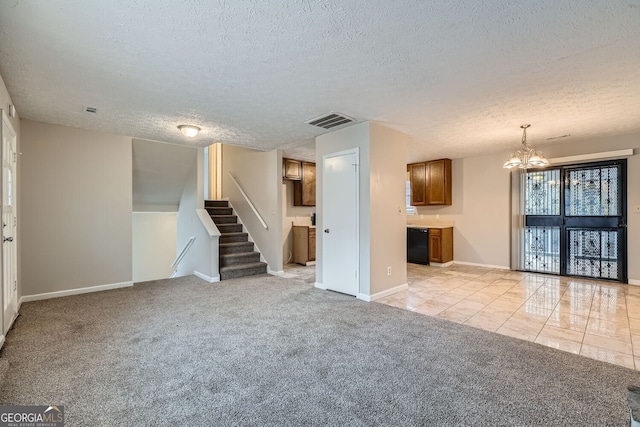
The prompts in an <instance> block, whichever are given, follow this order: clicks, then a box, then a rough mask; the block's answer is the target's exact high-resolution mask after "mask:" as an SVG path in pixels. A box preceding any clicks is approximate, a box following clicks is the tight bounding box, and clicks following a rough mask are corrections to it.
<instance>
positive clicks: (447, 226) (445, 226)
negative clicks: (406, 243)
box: [407, 224, 453, 229]
mask: <svg viewBox="0 0 640 427" xmlns="http://www.w3.org/2000/svg"><path fill="white" fill-rule="evenodd" d="M452 227H453V225H443V224H437V225H436V224H433V225H428V224H407V228H427V229H429V228H452Z"/></svg>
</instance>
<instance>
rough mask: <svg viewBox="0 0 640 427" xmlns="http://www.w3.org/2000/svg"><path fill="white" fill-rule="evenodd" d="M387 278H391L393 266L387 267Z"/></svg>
mask: <svg viewBox="0 0 640 427" xmlns="http://www.w3.org/2000/svg"><path fill="white" fill-rule="evenodd" d="M387 276H391V266H389V267H387Z"/></svg>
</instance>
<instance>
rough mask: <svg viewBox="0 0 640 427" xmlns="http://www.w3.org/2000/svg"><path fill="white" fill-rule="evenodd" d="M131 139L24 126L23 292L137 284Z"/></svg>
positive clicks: (35, 124) (24, 123)
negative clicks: (126, 283)
mask: <svg viewBox="0 0 640 427" xmlns="http://www.w3.org/2000/svg"><path fill="white" fill-rule="evenodd" d="M131 149H132V145H131V138H128V137H124V136H117V135H111V134H106V133H102V132H94V131H88V130H82V129H75V128H69V127H64V126H57V125H51V124H45V123H39V122H34V121H30V120H23V121H22V146H21V151H22V156H21V162H22V169H21V173H20V179H21V181H22V185H21V196H22V206H21V210H20V220H21V221H20V222H21V223H22V236H21V241H22V245H21V248H20V255H21V259H22V289H21V295H22V296H28V295H36V294H42V293H50V292H58V291H64V290H71V289H78V288H86V287H91V286H99V285H113V284H120V283H125V282H130V281H131V280H132V263H131V259H132V252H131V236H132V233H131V230H132V228H131V223H132V218H131V204H132V197H131V194H132V190H131V188H132V177H131V170H132V164H131Z"/></svg>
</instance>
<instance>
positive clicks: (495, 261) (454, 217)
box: [407, 154, 511, 268]
mask: <svg viewBox="0 0 640 427" xmlns="http://www.w3.org/2000/svg"><path fill="white" fill-rule="evenodd" d="M502 157H503V156H500V155H495V154H491V155H487V156H480V157H467V158H464V159H455V160H453V161H452V169H453V170H452V177H451V179H452V184H453V188H452V193H453V197H452V204H451V206H419V207H418V208H417V211H418V213H417V215H407V222H411V223H424V224H439V225H449V224H453V225H454V229H453V230H454V233H453V239H454V242H453V247H454V254H453V255H454V259H455V260H456V261H457V262H466V263H471V264H480V265H487V266H495V267H502V268H509V259H510V257H509V241H510V240H509V239H510V237H509V236H510V225H509V224H510V223H509V221H510V220H509V210H510V193H511V191H510V175H509V171H508V170H506V169H503V168H502V164H503V163H504V160H503V159H502ZM436 216H438V217H436Z"/></svg>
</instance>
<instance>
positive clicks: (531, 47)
mask: <svg viewBox="0 0 640 427" xmlns="http://www.w3.org/2000/svg"><path fill="white" fill-rule="evenodd" d="M0 75H2V77H3V78H4V80H5V83H6V85H7V88H8V90H9V93H10V94H11V96H12V99H13V101H14V103H15V104H16V107H17V109H18V113H19V114H20V116H21V117H23V118H29V119H33V120H38V121H43V122H48V123H56V124H63V125H67V126H74V127H82V128H88V129H96V130H103V131H108V132H112V133H118V134H124V135H130V136H133V137H136V138H144V139H152V140H159V141H165V142H172V143H184V144H190V145H199V146H204V145H208V144H210V143H212V142H224V143H231V144H236V145H241V146H247V147H253V148H258V149H272V148H275V147H279V148H294V147H297V146H305V147H308V145H309V142H311V141H313V138H315V137H316V136H317V135H319V134H321V133H324V132H326V131H324V130H322V129H317V128H314V127H312V126H310V125H308V124H305V123H304V121H305V120H307V119H310V118H313V117H316V116H319V115H321V114H324V113H328V112H329V111H332V110H334V111H339V112H341V113H345V114H348V115H350V116H352V117H355V118H357V119H359V120H374V121H378V122H381V123H382V124H385V125H387V126H389V127H392V128H394V129H398V130H400V131H403V132H405V133H407V134H409V135H410V136H411V137H412V141H413V142H412V143H411V146H410V156H409V159H408V160H425V159H430V158H437V157H444V156H446V157H452V158H456V157H464V156H468V155H473V154H479V153H483V152H489V151H492V152H499V151H504V152H505V156H506V154H507V153H508V151H511V150H512V149H513V148H515V147H516V146H517V144H518V142H519V140H520V136H521V131H520V128H519V126H520V125H521V124H523V123H531V124H532V127H531V129H530V132H529V140H530V142H532V143H534V144H540V145H542V148H544V144H545V143H562V142H563V141H569V140H572V141H575V140H576V139H581V138H587V137H594V136H607V135H615V134H623V133H631V132H637V131H640V0H626V1H611V0H591V1H588V2H586V1H584V0H562V1H558V0H548V1H544V0H543V1H532V2H524V1H521V0H516V1H505V0H478V1H462V0H443V1H425V0H400V1H388V0H368V1H366V2H365V1H359V0H344V1H337V0H334V1H332V0H321V1H314V0H300V1H290V2H287V1H266V0H246V1H234V0H217V1H214V0H208V1H205V0H200V1H198V0H190V1H181V2H177V1H169V0H162V1H159V0H135V1H134V0H110V1H98V0H93V1H88V0H67V1H51V0H41V1H38V0H29V1H25V0H22V1H21V0H2V1H0ZM85 106H91V107H96V108H97V109H98V113H97V114H96V115H90V114H88V113H85V112H84V111H83V107H85ZM184 123H192V124H196V125H198V126H200V127H202V129H203V131H202V133H201V134H200V135H199V136H198V137H197V138H195V139H187V138H185V137H183V136H182V135H181V134H180V133H179V132H178V130H177V128H176V126H177V125H179V124H184ZM564 134H570V135H571V137H569V138H565V139H562V140H555V141H546V139H547V138H551V137H555V136H558V135H564ZM302 151H303V152H305V153H308V149H307V148H303V149H302ZM294 152H295V150H294Z"/></svg>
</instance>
